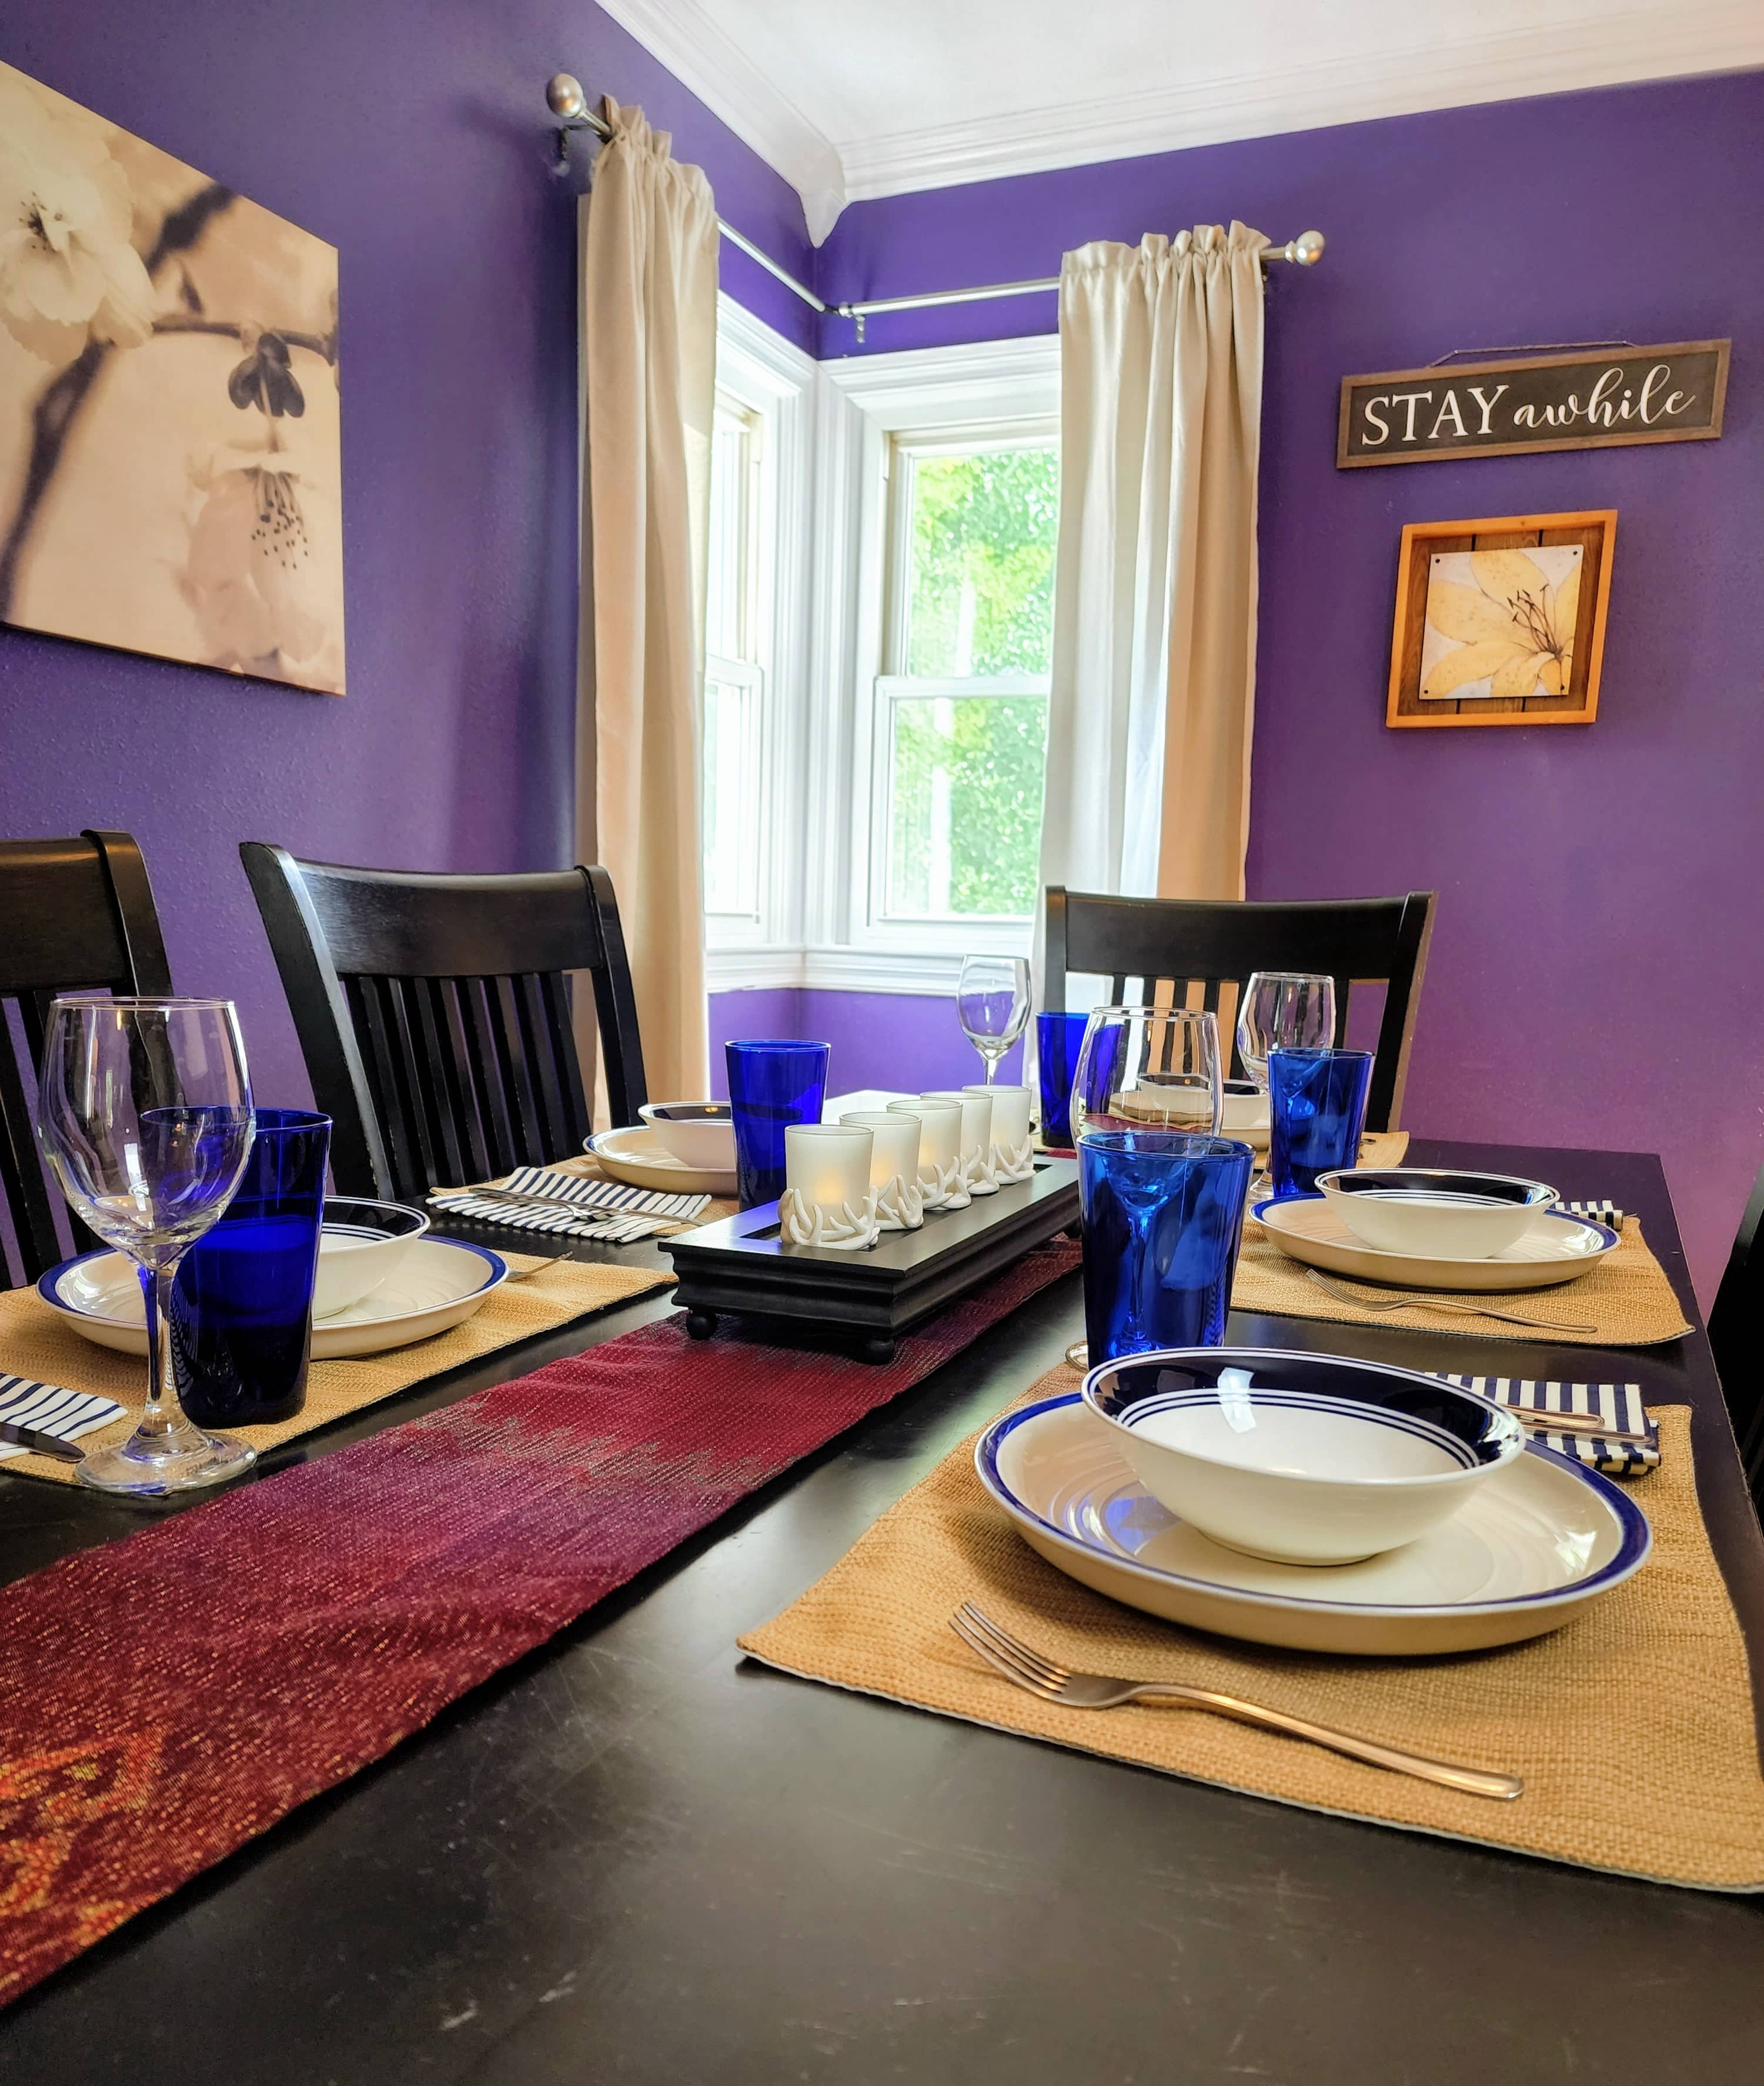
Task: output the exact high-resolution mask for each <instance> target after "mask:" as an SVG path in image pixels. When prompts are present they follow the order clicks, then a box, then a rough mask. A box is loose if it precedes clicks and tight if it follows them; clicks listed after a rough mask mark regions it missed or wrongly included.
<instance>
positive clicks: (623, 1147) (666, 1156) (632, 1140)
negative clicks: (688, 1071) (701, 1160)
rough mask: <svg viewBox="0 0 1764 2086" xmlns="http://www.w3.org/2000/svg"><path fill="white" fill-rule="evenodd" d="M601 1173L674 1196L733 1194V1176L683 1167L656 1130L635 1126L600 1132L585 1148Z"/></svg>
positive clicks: (639, 1125) (630, 1185)
mask: <svg viewBox="0 0 1764 2086" xmlns="http://www.w3.org/2000/svg"><path fill="white" fill-rule="evenodd" d="M583 1149H584V1151H585V1152H592V1153H593V1156H594V1157H595V1158H597V1160H599V1161H600V1163H601V1170H602V1171H603V1172H604V1173H609V1174H610V1175H611V1176H612V1177H613V1179H614V1180H615V1181H623V1182H624V1183H625V1184H626V1186H627V1187H631V1188H660V1189H661V1190H663V1191H664V1192H665V1194H670V1195H733V1194H734V1193H735V1177H734V1175H733V1173H701V1172H700V1171H699V1169H698V1168H697V1167H695V1166H682V1164H681V1163H680V1161H679V1160H678V1159H676V1158H675V1157H674V1154H673V1153H672V1152H665V1151H664V1150H663V1149H662V1147H661V1139H660V1138H658V1137H657V1135H656V1134H655V1132H654V1131H653V1130H650V1129H648V1128H647V1127H646V1126H644V1125H642V1124H634V1125H632V1126H631V1127H629V1128H627V1129H625V1130H596V1131H595V1133H594V1135H593V1136H592V1137H591V1138H589V1140H588V1142H587V1143H586V1144H585V1145H584V1147H583Z"/></svg>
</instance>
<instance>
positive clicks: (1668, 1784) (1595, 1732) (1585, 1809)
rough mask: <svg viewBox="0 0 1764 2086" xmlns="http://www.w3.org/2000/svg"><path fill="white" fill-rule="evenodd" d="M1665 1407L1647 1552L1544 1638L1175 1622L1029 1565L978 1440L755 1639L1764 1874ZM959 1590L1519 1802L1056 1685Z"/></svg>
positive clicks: (1496, 1841)
mask: <svg viewBox="0 0 1764 2086" xmlns="http://www.w3.org/2000/svg"><path fill="white" fill-rule="evenodd" d="M1077 1386H1078V1374H1077V1373H1076V1372H1075V1371H1074V1370H1071V1369H1063V1368H1062V1369H1055V1370H1052V1371H1050V1372H1049V1373H1048V1375H1047V1376H1045V1377H1043V1378H1042V1380H1041V1381H1040V1382H1039V1383H1038V1384H1037V1385H1036V1386H1035V1389H1034V1390H1031V1392H1030V1393H1029V1394H1028V1397H1029V1398H1042V1397H1047V1396H1049V1395H1052V1394H1055V1393H1056V1392H1059V1391H1062V1390H1075V1389H1076V1388H1077ZM1658 1418H1659V1420H1660V1437H1661V1444H1662V1448H1663V1450H1664V1458H1663V1461H1662V1464H1661V1467H1660V1469H1659V1470H1658V1471H1656V1472H1655V1473H1654V1474H1653V1475H1651V1476H1650V1477H1648V1478H1646V1479H1642V1480H1641V1481H1639V1483H1638V1484H1635V1485H1634V1487H1633V1488H1631V1489H1632V1491H1633V1493H1634V1497H1635V1498H1636V1499H1637V1501H1639V1503H1640V1504H1641V1505H1642V1506H1643V1509H1644V1510H1645V1512H1646V1513H1647V1516H1648V1518H1649V1519H1650V1521H1651V1522H1652V1524H1653V1529H1654V1540H1655V1550H1654V1555H1653V1556H1652V1558H1651V1560H1650V1561H1649V1563H1648V1564H1647V1565H1645V1566H1644V1567H1643V1569H1642V1570H1641V1571H1640V1572H1639V1573H1638V1574H1637V1575H1636V1577H1634V1578H1633V1579H1631V1580H1630V1581H1629V1582H1627V1583H1626V1585H1624V1586H1620V1587H1618V1588H1617V1589H1616V1590H1615V1591H1613V1593H1611V1594H1609V1595H1608V1596H1607V1597H1606V1598H1605V1599H1604V1600H1603V1601H1601V1602H1600V1603H1598V1604H1597V1605H1596V1607H1593V1608H1592V1609H1591V1610H1589V1611H1588V1612H1587V1613H1586V1614H1585V1615H1583V1616H1582V1617H1581V1618H1580V1619H1579V1620H1578V1621H1576V1622H1574V1623H1571V1624H1568V1625H1567V1626H1566V1628H1562V1629H1561V1630H1558V1631H1557V1632H1556V1633H1554V1635H1552V1636H1549V1637H1540V1638H1538V1639H1537V1640H1536V1641H1533V1642H1532V1643H1530V1644H1525V1645H1514V1646H1511V1647H1510V1648H1509V1649H1507V1650H1500V1651H1491V1652H1481V1653H1477V1654H1472V1655H1470V1656H1469V1657H1463V1658H1436V1659H1383V1658H1361V1659H1354V1658H1328V1657H1324V1656H1320V1655H1315V1654H1304V1653H1299V1652H1286V1651H1277V1650H1269V1649H1266V1648H1265V1647H1263V1646H1260V1645H1243V1644H1235V1643H1232V1642H1231V1641H1228V1640H1226V1639H1224V1638H1221V1637H1207V1636H1204V1635H1202V1634H1201V1633H1197V1632H1190V1631H1187V1630H1183V1629H1180V1628H1176V1627H1175V1625H1174V1624H1168V1623H1163V1622H1158V1621H1156V1620H1154V1619H1153V1618H1151V1617H1150V1616H1141V1615H1139V1614H1137V1613H1136V1612H1135V1611H1133V1609H1130V1608H1125V1607H1120V1606H1119V1605H1117V1604H1116V1603H1115V1602H1113V1601H1110V1600H1107V1599H1103V1596H1102V1595H1100V1594H1093V1593H1090V1592H1089V1591H1088V1590H1086V1588H1084V1587H1082V1586H1078V1584H1077V1583H1076V1582H1073V1581H1072V1580H1070V1579H1068V1578H1067V1577H1065V1575H1064V1574H1063V1573H1060V1572H1056V1570H1055V1569H1053V1567H1052V1565H1048V1564H1044V1562H1043V1560H1041V1559H1040V1558H1039V1557H1038V1556H1035V1553H1034V1552H1032V1551H1031V1549H1030V1548H1029V1547H1028V1546H1027V1544H1026V1543H1023V1542H1022V1540H1021V1539H1020V1538H1019V1537H1018V1535H1017V1534H1016V1532H1015V1530H1014V1529H1013V1528H1012V1527H1011V1526H1010V1522H1008V1521H1007V1520H1006V1519H1005V1516H1004V1515H1003V1514H1002V1513H1000V1512H999V1511H998V1509H997V1508H996V1507H995V1506H993V1504H992V1502H991V1501H989V1500H988V1497H987V1496H986V1494H985V1493H984V1492H983V1491H982V1489H981V1488H980V1480H979V1479H978V1478H977V1477H976V1475H975V1474H974V1466H973V1444H972V1441H971V1440H970V1441H965V1442H963V1445H961V1447H960V1448H959V1449H956V1450H952V1451H951V1453H950V1454H949V1455H948V1456H947V1457H946V1458H945V1459H944V1460H943V1462H941V1463H940V1464H939V1465H938V1466H937V1469H936V1470H935V1471H933V1472H932V1474H931V1475H930V1476H929V1477H928V1478H926V1479H925V1480H924V1481H923V1483H921V1484H919V1485H917V1486H916V1487H915V1488H914V1489H913V1490H912V1492H908V1494H907V1496H905V1498H903V1500H901V1501H899V1504H898V1505H895V1506H894V1507H893V1508H891V1509H890V1510H889V1512H888V1513H886V1514H884V1515H883V1516H882V1519H881V1520H880V1521H878V1522H877V1523H876V1525H875V1526H874V1527H873V1528H872V1529H871V1530H870V1531H869V1534H868V1535H865V1537H864V1538H863V1539H862V1540H861V1542H860V1543H858V1544H857V1545H856V1547H855V1548H854V1549H852V1551H850V1552H848V1553H847V1555H846V1556H844V1558H842V1559H841V1560H840V1561H839V1563H838V1564H837V1565H835V1566H834V1568H833V1569H832V1570H831V1572H830V1573H827V1577H825V1578H824V1579H822V1581H821V1582H820V1583H819V1584H818V1586H814V1587H811V1588H810V1590H809V1591H808V1592H807V1593H806V1594H804V1595H803V1596H802V1598H801V1599H800V1600H799V1601H797V1603H795V1604H794V1605H793V1607H789V1608H788V1609H786V1610H785V1611H784V1613H783V1614H782V1615H781V1616H778V1617H776V1620H773V1621H771V1622H769V1623H767V1624H766V1625H765V1626H764V1628H761V1629H758V1630H755V1631H754V1632H752V1633H750V1635H748V1636H746V1637H742V1640H741V1645H742V1650H745V1651H747V1652H750V1653H751V1654H753V1656H754V1658H760V1659H763V1660H765V1661H766V1662H767V1663H768V1664H771V1665H773V1666H776V1667H782V1668H784V1670H785V1671H788V1672H791V1673H794V1674H797V1675H802V1676H803V1677H805V1678H807V1679H819V1680H826V1681H830V1682H831V1683H832V1684H834V1685H835V1686H837V1687H842V1688H856V1689H858V1690H860V1691H861V1692H864V1693H866V1694H872V1695H881V1696H888V1697H890V1698H891V1700H893V1701H898V1702H905V1703H910V1704H912V1705H916V1706H917V1707H919V1708H920V1709H933V1710H938V1711H941V1712H942V1713H943V1714H946V1715H949V1716H954V1717H960V1718H966V1719H967V1721H969V1722H973V1723H980V1724H989V1725H992V1726H995V1727H997V1729H999V1730H1001V1731H1011V1732H1016V1733H1019V1734H1021V1735H1024V1736H1027V1737H1032V1738H1039V1739H1048V1740H1050V1741H1051V1742H1052V1743H1055V1744H1057V1745H1064V1746H1070V1747H1073V1748H1076V1749H1077V1750H1078V1751H1080V1752H1093V1753H1099V1754H1102V1755H1103V1756H1106V1757H1108V1758H1110V1759H1113V1760H1129V1761H1133V1762H1135V1763H1137V1765H1140V1766H1142V1767H1149V1768H1156V1769H1160V1770H1162V1771H1163V1773H1167V1774H1179V1775H1185V1776H1188V1777H1192V1778H1193V1779H1195V1780H1197V1781H1201V1782H1214V1783H1217V1784H1218V1785H1220V1786H1222V1787H1225V1788H1227V1789H1234V1790H1243V1791H1247V1792H1248V1793H1251V1794H1256V1795H1259V1796H1266V1797H1272V1798H1273V1799H1276V1800H1277V1801H1279V1802H1282V1803H1294V1804H1298V1805H1299V1806H1302V1807H1304V1808H1306V1809H1307V1810H1316V1811H1334V1812H1339V1813H1341V1814H1343V1815H1345V1816H1350V1817H1354V1818H1361V1819H1366V1820H1371V1821H1373V1822H1375V1823H1377V1824H1384V1825H1394V1826H1398V1827H1401V1828H1406V1829H1409V1830H1411V1831H1415V1832H1423V1833H1442V1834H1444V1835H1447V1836H1448V1837H1452V1838H1455V1839H1465V1840H1473V1841H1485V1842H1486V1843H1487V1844H1489V1845H1493V1846H1498V1847H1505V1848H1511V1849H1512V1850H1515V1851H1517V1852H1520V1853H1522V1854H1536V1855H1541V1856H1543V1857H1545V1858H1549V1859H1552V1860H1555V1861H1561V1862H1574V1863H1575V1864H1577V1865H1579V1866H1581V1867H1588V1868H1595V1869H1607V1870H1611V1871H1616V1872H1617V1873H1619V1874H1622V1875H1635V1876H1644V1877H1649V1878H1651V1879H1654V1880H1657V1881H1660V1882H1664V1883H1673V1884H1688V1885H1692V1886H1695V1887H1698V1888H1707V1889H1711V1890H1757V1889H1764V1782H1761V1781H1760V1779H1759V1775H1758V1756H1757V1752H1756V1748H1755V1742H1754V1739H1753V1711H1752V1694H1751V1685H1750V1680H1749V1673H1748V1668H1747V1664H1746V1655H1745V1642H1744V1640H1743V1639H1742V1637H1741V1634H1740V1627H1739V1623H1738V1621H1737V1620H1736V1617H1735V1616H1734V1612H1733V1608H1732V1603H1731V1602H1730V1601H1729V1599H1728V1592H1727V1588H1726V1586H1724V1583H1723V1582H1722V1578H1721V1574H1720V1572H1719V1569H1718V1568H1717V1566H1716V1564H1715V1558H1714V1556H1713V1553H1712V1552H1711V1550H1710V1547H1709V1539H1708V1536H1707V1534H1706V1533H1705V1531H1704V1529H1703V1526H1702V1518H1701V1517H1700V1515H1699V1514H1698V1510H1697V1504H1696V1487H1695V1482H1694V1474H1693V1472H1692V1469H1691V1462H1690V1416H1689V1414H1688V1412H1687V1411H1685V1408H1684V1407H1679V1406H1672V1407H1666V1408H1664V1410H1663V1411H1660V1413H1659V1414H1658ZM964 1600H973V1601H975V1602H977V1603H979V1605H980V1607H983V1608H984V1609H985V1611H987V1613H988V1615H990V1616H993V1618H994V1619H995V1620H997V1621H999V1622H1001V1623H1002V1624H1005V1627H1006V1628H1010V1629H1011V1630H1014V1632H1016V1633H1017V1634H1018V1635H1019V1636H1021V1637H1024V1638H1026V1639H1027V1641H1029V1642H1030V1643H1031V1644H1032V1645H1035V1646H1036V1647H1037V1648H1038V1649H1039V1650H1043V1651H1045V1652H1047V1653H1048V1654H1050V1655H1051V1656H1052V1657H1053V1658H1056V1659H1058V1660H1061V1662H1064V1663H1065V1664H1066V1665H1067V1666H1069V1667H1073V1668H1078V1669H1088V1670H1089V1671H1093V1672H1100V1673H1124V1674H1131V1675H1134V1676H1135V1677H1136V1678H1143V1679H1171V1680H1182V1681H1186V1682H1189V1683H1191V1684H1196V1685H1198V1686H1201V1687H1205V1688H1218V1689H1222V1690H1224V1691H1225V1692H1228V1693H1234V1694H1237V1695H1239V1696H1244V1697H1247V1698H1248V1700H1249V1701H1256V1702H1263V1703H1267V1704H1269V1705H1271V1706H1273V1707H1275V1708H1277V1709H1286V1710H1288V1711H1290V1712H1292V1713H1294V1714H1301V1715H1303V1716H1306V1717H1308V1718H1311V1719H1313V1720H1314V1721H1316V1722H1320V1723H1326V1724H1333V1725H1334V1726H1337V1728H1338V1729H1340V1730H1343V1731H1354V1732H1356V1733H1358V1734H1360V1735H1363V1736H1367V1737H1371V1738H1375V1739H1382V1740H1384V1742H1386V1743H1389V1744H1392V1745H1397V1746H1401V1747H1405V1748H1408V1749H1409V1750H1410V1751H1412V1752H1426V1753H1430V1754H1432V1755H1434V1756H1436V1757H1438V1758H1440V1759H1445V1760H1460V1761H1463V1762H1465V1763H1466V1764H1468V1765H1473V1766H1481V1767H1491V1768H1503V1769H1510V1770H1511V1771H1513V1772H1515V1773H1520V1774H1522V1775H1523V1776H1524V1778H1525V1793H1524V1795H1523V1796H1521V1797H1520V1798H1519V1799H1517V1800H1516V1801H1515V1802H1512V1803H1494V1802H1491V1801H1490V1800H1489V1799H1486V1798H1480V1797H1472V1796H1462V1795H1457V1794H1453V1793H1452V1791H1450V1790H1443V1789H1439V1788H1435V1786H1432V1785H1431V1784H1430V1783H1426V1782H1417V1781H1414V1780H1413V1779H1412V1778H1410V1777H1409V1776H1407V1775H1401V1774H1393V1773H1385V1772H1384V1771H1382V1770H1381V1769H1376V1768H1370V1767H1365V1766H1362V1765H1360V1764H1359V1763H1358V1762H1357V1761H1354V1760H1343V1759H1341V1758H1340V1757H1338V1756H1337V1755H1335V1754H1333V1753H1328V1752H1324V1751H1322V1750H1321V1749H1320V1748H1318V1747H1316V1746H1311V1745H1308V1744H1305V1743H1302V1742H1299V1741H1296V1740H1293V1739H1282V1738H1278V1737H1276V1736H1274V1735H1272V1734H1271V1733H1268V1732H1264V1731H1253V1730H1251V1729H1249V1728H1248V1726H1243V1725H1240V1724H1233V1723H1229V1722H1226V1720H1225V1719H1224V1718H1220V1717H1214V1716H1209V1715H1206V1714H1197V1713H1195V1712H1192V1711H1188V1710H1184V1709H1176V1708H1174V1707H1172V1706H1171V1705H1162V1706H1153V1705H1129V1707H1127V1708H1124V1709H1110V1710H1107V1711H1094V1710H1093V1711H1085V1710H1082V1709H1061V1707H1059V1706H1058V1705H1055V1704H1052V1703H1044V1702H1042V1701H1038V1700H1037V1699H1036V1698H1035V1696H1031V1695H1027V1694H1025V1693H1024V1692H1022V1690H1021V1689H1019V1688H1014V1687H1013V1686H1011V1684H1010V1683H1009V1682H1007V1681H1005V1680H1003V1679H1000V1678H999V1677H998V1676H997V1675H994V1674H993V1673H991V1672H989V1671H988V1670H987V1669H986V1668H985V1667H983V1666H982V1665H981V1664H980V1662H979V1661H978V1660H977V1659H976V1658H974V1656H973V1655H972V1654H971V1653H970V1652H969V1651H968V1650H967V1649H966V1647H965V1646H963V1645H962V1644H961V1643H960V1642H959V1641H958V1640H957V1638H956V1637H954V1634H953V1633H951V1631H950V1627H949V1618H950V1614H951V1613H952V1612H953V1611H954V1609H955V1608H956V1607H957V1606H958V1605H959V1603H961V1602H963V1601H964ZM1150 1800H1152V1799H1150V1797H1148V1801H1150Z"/></svg>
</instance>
